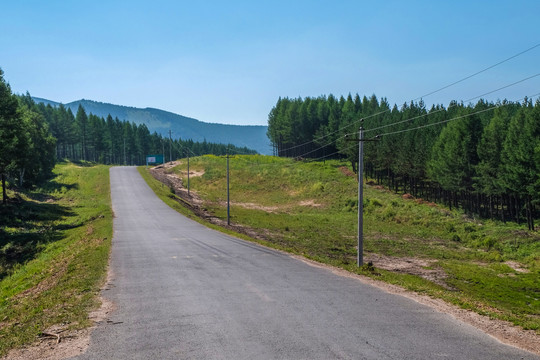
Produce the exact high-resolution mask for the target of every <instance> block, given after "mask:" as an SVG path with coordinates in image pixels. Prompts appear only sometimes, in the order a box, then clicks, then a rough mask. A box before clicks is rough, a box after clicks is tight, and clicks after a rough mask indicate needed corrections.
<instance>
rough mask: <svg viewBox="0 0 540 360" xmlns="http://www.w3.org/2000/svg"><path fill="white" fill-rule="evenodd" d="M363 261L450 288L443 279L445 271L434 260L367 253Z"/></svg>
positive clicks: (445, 275)
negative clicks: (436, 265)
mask: <svg viewBox="0 0 540 360" xmlns="http://www.w3.org/2000/svg"><path fill="white" fill-rule="evenodd" d="M365 261H366V262H371V263H372V264H373V266H374V267H376V268H379V269H384V270H388V271H394V272H399V273H405V274H410V275H416V276H420V277H421V278H424V279H426V280H429V281H431V282H433V283H435V284H437V285H440V286H442V287H444V288H445V289H449V290H451V289H452V288H451V287H450V286H448V284H447V283H446V282H445V281H444V280H445V279H446V278H447V277H448V275H447V274H446V272H445V271H444V270H443V269H441V268H438V267H434V266H433V265H434V264H435V263H436V262H437V261H436V260H428V259H418V258H413V257H394V256H386V255H378V254H367V255H366V256H365Z"/></svg>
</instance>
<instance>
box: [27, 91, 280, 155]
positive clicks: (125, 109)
mask: <svg viewBox="0 0 540 360" xmlns="http://www.w3.org/2000/svg"><path fill="white" fill-rule="evenodd" d="M33 99H34V101H35V102H36V103H41V102H42V103H44V104H45V105H47V104H50V105H51V106H58V105H60V103H58V102H54V101H51V100H46V99H41V98H36V97H33ZM79 105H82V107H83V108H84V109H85V111H86V113H88V114H94V115H97V116H99V117H103V118H106V117H107V116H108V115H109V114H110V115H111V116H112V117H113V118H116V117H117V118H118V119H120V120H121V121H123V120H125V121H129V122H132V123H135V124H137V125H140V124H145V125H146V126H147V127H148V130H150V132H154V131H155V132H157V133H158V134H161V135H163V136H166V137H168V136H169V130H172V136H173V137H174V138H178V137H180V138H182V139H184V140H189V139H192V140H193V141H204V140H205V139H206V140H207V141H208V142H214V143H222V144H229V143H230V144H233V145H236V146H238V147H247V148H250V149H253V150H256V151H258V152H259V153H261V154H265V155H268V154H270V153H271V147H270V141H269V140H268V137H267V136H266V131H267V127H266V126H259V125H224V124H211V123H205V122H202V121H199V120H196V119H193V118H189V117H186V116H182V115H178V114H174V113H171V112H168V111H163V110H159V109H153V108H145V109H141V108H135V107H129V106H121V105H114V104H107V103H101V102H97V101H92V100H84V99H83V100H78V101H73V102H70V103H67V104H64V106H65V107H66V108H69V109H71V111H72V112H73V113H74V114H75V113H77V109H78V107H79Z"/></svg>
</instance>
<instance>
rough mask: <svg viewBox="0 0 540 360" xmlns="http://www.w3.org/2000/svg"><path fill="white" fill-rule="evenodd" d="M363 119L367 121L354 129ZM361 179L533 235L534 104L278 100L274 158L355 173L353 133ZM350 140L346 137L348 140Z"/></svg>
mask: <svg viewBox="0 0 540 360" xmlns="http://www.w3.org/2000/svg"><path fill="white" fill-rule="evenodd" d="M360 119H364V120H363V121H362V122H360V121H359V120H360ZM360 126H362V127H363V128H364V129H365V130H364V132H365V138H366V139H372V140H376V139H373V138H374V137H375V136H376V135H382V136H380V140H379V141H368V142H364V164H365V166H364V168H365V174H366V178H367V177H369V178H371V179H374V181H376V183H378V184H384V185H386V186H387V187H389V188H390V189H392V190H394V191H396V192H402V193H410V194H412V195H414V196H416V197H422V198H424V199H426V200H428V201H436V202H443V203H445V204H447V205H449V206H450V207H452V206H454V207H460V208H463V209H464V210H465V211H466V212H468V213H470V214H477V215H480V216H482V217H485V218H488V217H490V218H498V219H500V220H503V221H507V220H511V221H516V222H518V223H519V222H521V221H526V222H527V224H528V227H529V229H531V230H533V229H534V220H535V219H538V218H539V213H540V211H539V209H540V101H536V102H535V103H534V104H533V102H532V101H531V100H529V99H525V100H524V101H523V102H521V103H515V102H508V101H502V102H498V103H490V102H487V101H484V100H480V101H478V102H477V103H476V104H467V105H465V104H463V103H458V102H455V101H454V102H451V103H450V104H449V106H448V107H444V106H442V105H436V106H432V107H431V108H430V109H427V108H426V107H425V105H424V103H423V102H422V101H420V102H411V103H405V104H403V105H402V106H401V107H398V106H396V105H394V106H392V107H391V106H390V104H389V103H388V102H387V100H386V99H385V98H382V99H380V100H379V99H377V97H376V96H375V95H372V96H371V97H369V98H368V97H366V96H364V97H363V98H361V97H360V96H359V95H358V94H357V95H356V96H355V97H353V96H351V95H349V96H348V97H347V98H344V97H340V98H336V97H335V96H333V95H328V96H321V97H317V98H309V97H308V98H304V99H302V98H296V99H289V98H280V99H279V100H278V101H277V104H276V105H275V106H274V107H273V108H272V110H271V112H270V114H269V117H268V136H269V138H270V140H271V143H272V145H273V149H274V154H275V155H278V156H286V157H296V158H303V159H323V158H326V157H333V158H343V159H348V160H349V161H350V162H351V164H352V167H353V169H354V171H355V172H356V171H357V163H358V142H356V141H350V140H354V139H357V138H358V129H359V127H360ZM347 134H348V136H346V135H347Z"/></svg>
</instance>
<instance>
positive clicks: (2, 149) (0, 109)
mask: <svg viewBox="0 0 540 360" xmlns="http://www.w3.org/2000/svg"><path fill="white" fill-rule="evenodd" d="M27 148H28V138H27V135H26V133H25V131H24V126H23V122H22V120H21V114H20V112H19V110H18V101H17V98H16V97H15V96H14V95H13V94H12V93H11V87H10V86H9V84H7V83H6V82H5V80H4V72H3V71H2V69H0V176H1V177H2V203H3V204H6V202H7V192H6V177H7V175H8V172H9V171H12V170H14V167H15V165H16V161H17V159H18V158H19V157H20V156H21V155H22V154H24V153H25V151H26V150H27Z"/></svg>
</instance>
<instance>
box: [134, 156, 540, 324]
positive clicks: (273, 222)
mask: <svg viewBox="0 0 540 360" xmlns="http://www.w3.org/2000/svg"><path fill="white" fill-rule="evenodd" d="M190 170H191V171H194V172H196V173H198V174H202V176H192V177H191V188H192V190H194V191H196V192H197V194H198V195H199V196H200V197H201V198H202V199H203V200H204V207H205V208H207V209H208V210H210V211H211V212H212V213H213V214H215V215H216V216H218V217H221V218H226V167H225V159H223V158H219V157H215V156H204V157H199V158H193V159H191V161H190ZM172 171H173V172H175V173H177V174H178V175H179V176H180V177H183V178H184V183H186V181H185V180H186V178H185V177H186V163H185V162H184V161H182V162H181V164H180V165H179V166H177V167H176V168H174V169H173V170H172ZM145 172H146V171H145V170H144V169H141V173H143V175H144V173H145ZM146 179H147V181H149V182H150V183H152V181H151V180H149V176H148V175H147V176H146ZM230 182H231V185H230V193H231V201H232V206H231V214H232V218H231V221H232V222H233V223H238V224H243V225H246V226H249V227H250V228H252V229H255V231H257V232H259V233H260V234H261V235H264V236H265V237H266V238H267V239H268V241H269V242H271V244H272V246H273V247H276V248H280V249H283V250H286V251H291V252H294V253H298V254H302V255H304V256H306V257H308V258H311V259H314V260H317V261H320V262H323V263H327V264H330V265H333V266H337V267H341V268H344V269H346V270H349V271H351V272H355V273H362V274H364V275H368V276H372V277H375V278H377V279H380V280H383V281H386V282H389V283H392V284H396V285H399V286H402V287H404V288H407V289H409V290H413V291H416V292H419V293H422V294H426V295H429V296H433V297H437V298H441V299H444V300H446V301H448V302H450V303H453V304H456V305H459V306H461V307H463V308H466V309H470V310H473V311H475V312H478V313H480V314H484V315H488V316H491V317H493V318H498V319H502V320H508V321H511V322H512V323H514V324H516V325H519V326H521V327H523V328H525V329H533V330H536V331H537V333H540V316H539V315H538V314H540V276H539V275H540V235H539V234H538V232H535V233H530V232H527V231H524V229H523V227H521V226H518V225H515V224H510V223H509V224H502V223H499V222H492V221H484V220H482V221H478V220H475V219H471V218H469V217H467V216H465V215H464V214H462V213H460V212H457V211H449V210H448V209H446V208H443V207H440V206H437V205H435V204H428V203H425V202H423V201H421V200H420V199H412V198H410V197H403V196H399V195H396V194H393V193H391V192H389V191H386V190H384V189H382V188H379V187H377V186H374V185H372V186H369V185H368V186H366V188H365V194H364V195H365V198H364V211H365V217H364V223H365V244H364V246H365V253H366V256H367V258H372V259H374V260H373V263H374V266H375V268H371V267H365V268H364V269H358V268H357V267H356V266H355V255H356V248H355V245H356V216H357V215H356V211H357V201H356V190H357V182H356V180H355V177H354V176H351V173H350V171H349V170H348V169H347V168H346V167H345V164H343V163H340V162H337V161H327V162H325V163H302V162H294V161H293V160H290V159H279V158H275V157H266V156H237V157H235V158H233V159H231V160H230ZM153 186H154V189H155V187H156V186H157V187H159V186H160V185H153ZM162 190H163V191H162V193H161V196H162V197H165V198H167V197H169V200H171V199H170V196H171V195H170V192H169V189H168V188H166V187H165V188H162ZM167 193H169V194H167ZM175 206H177V207H180V208H181V207H182V206H180V205H179V204H176V205H175ZM182 211H183V212H184V213H185V212H186V211H187V210H186V209H183V210H182ZM380 256H384V257H385V258H386V260H388V259H390V260H392V259H395V260H396V261H398V260H403V259H413V260H420V261H422V262H423V265H422V266H421V268H422V269H421V270H422V271H423V272H425V273H426V274H428V275H429V274H431V273H433V274H435V275H437V276H438V277H437V281H434V280H433V279H431V278H430V277H429V276H422V275H418V274H415V273H410V272H407V271H395V270H385V269H384V268H383V267H380V266H378V265H379V260H378V259H379V257H380ZM424 275H425V274H424Z"/></svg>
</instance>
